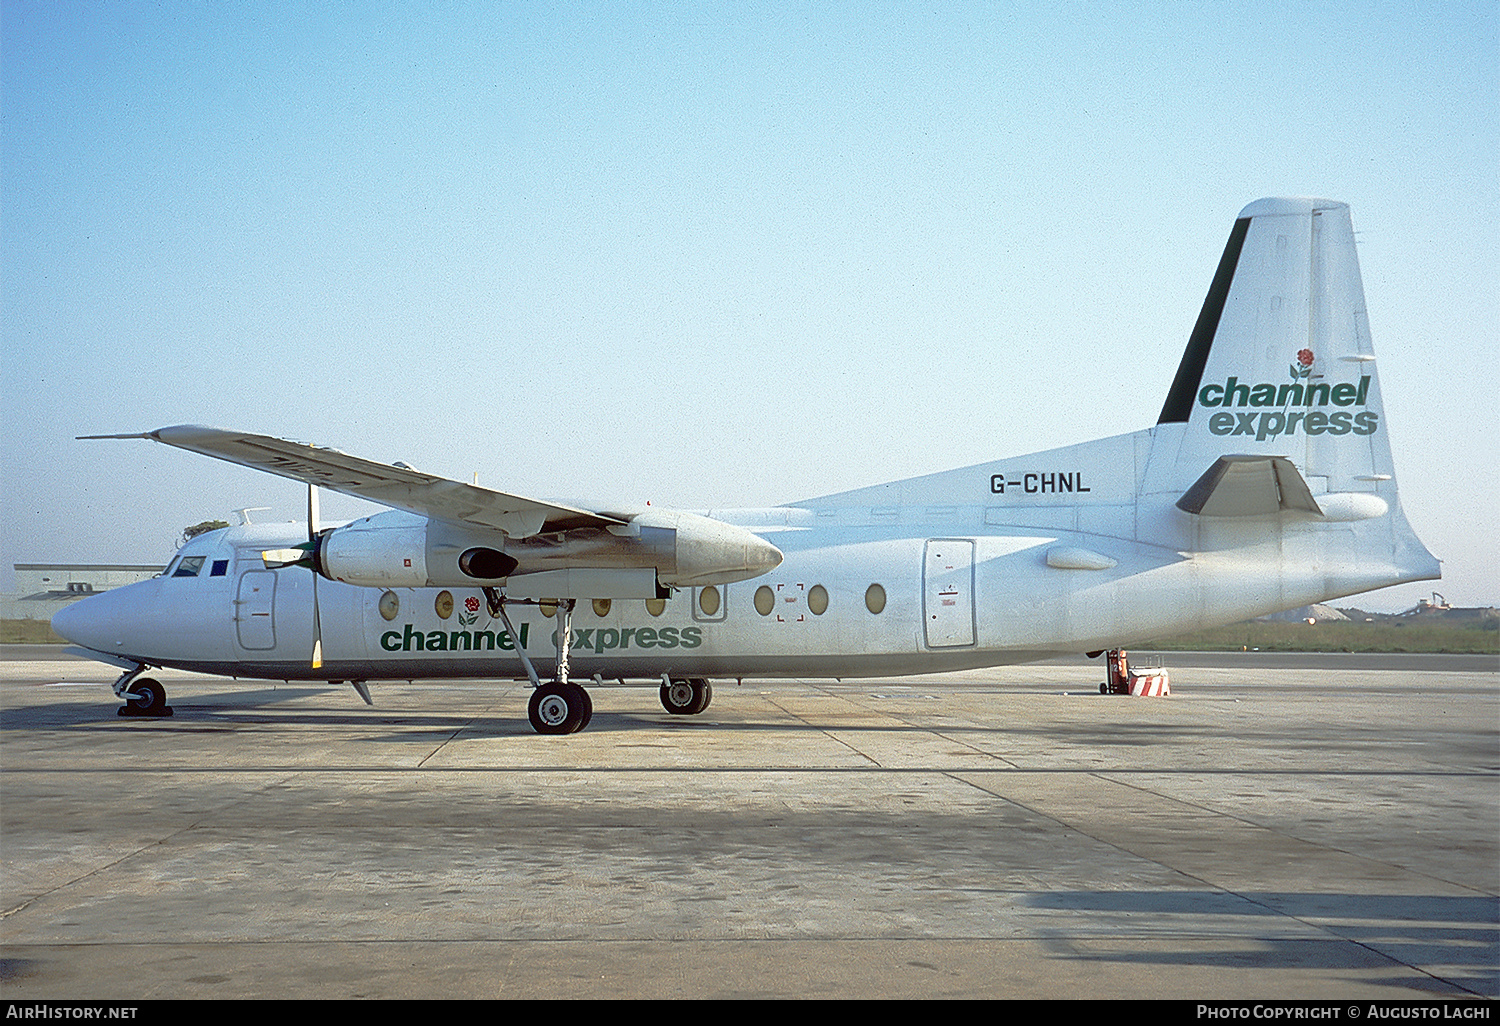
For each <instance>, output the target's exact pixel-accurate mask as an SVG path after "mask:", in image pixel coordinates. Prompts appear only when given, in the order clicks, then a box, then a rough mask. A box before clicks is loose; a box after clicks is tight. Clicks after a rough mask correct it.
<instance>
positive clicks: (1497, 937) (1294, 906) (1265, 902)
mask: <svg viewBox="0 0 1500 1026" xmlns="http://www.w3.org/2000/svg"><path fill="white" fill-rule="evenodd" d="M1027 903H1028V904H1029V905H1031V906H1032V907H1035V908H1046V909H1074V910H1078V911H1084V912H1099V913H1119V914H1126V915H1140V916H1151V917H1170V916H1172V915H1182V916H1185V917H1186V916H1197V917H1202V916H1205V915H1207V916H1215V915H1219V916H1246V915H1252V916H1254V915H1263V916H1268V917H1277V918H1281V917H1290V918H1292V919H1295V920H1297V921H1298V922H1303V923H1308V924H1311V925H1313V926H1315V927H1317V928H1318V929H1319V930H1321V931H1322V932H1323V933H1325V934H1327V935H1330V936H1328V937H1324V938H1288V937H1269V938H1261V939H1258V940H1257V941H1256V942H1255V944H1254V946H1253V947H1247V948H1245V949H1243V950H1241V951H1219V952H1212V951H1200V950H1193V951H1182V952H1173V951H1167V950H1138V951H1118V952H1099V951H1090V952H1087V953H1082V952H1078V951H1072V952H1070V954H1071V955H1072V957H1075V958H1082V959H1084V960H1088V961H1101V962H1115V963H1127V964H1139V965H1163V966H1169V965H1184V966H1193V967H1199V968H1201V967H1202V966H1204V965H1212V964H1215V963H1218V964H1222V965H1225V966H1226V967H1227V966H1235V967H1240V966H1247V965H1248V966H1255V967H1259V968H1312V967H1320V968H1325V969H1338V968H1339V967H1341V966H1349V964H1350V963H1349V951H1348V947H1347V945H1343V944H1338V943H1337V942H1336V941H1335V940H1334V939H1335V938H1337V939H1342V940H1345V941H1348V942H1349V943H1350V944H1353V945H1356V946H1358V947H1361V948H1368V949H1369V952H1370V956H1369V960H1370V966H1371V967H1375V968H1378V967H1379V966H1380V965H1382V964H1385V965H1390V962H1389V959H1391V958H1394V959H1398V960H1399V961H1400V962H1401V963H1404V964H1405V965H1408V966H1434V967H1441V968H1440V969H1437V970H1435V972H1440V973H1441V978H1434V977H1432V976H1428V975H1426V974H1424V973H1421V972H1417V971H1409V972H1405V973H1402V972H1400V970H1399V969H1396V967H1394V966H1392V969H1393V970H1394V972H1393V974H1392V975H1391V976H1389V977H1388V978H1387V979H1386V980H1385V981H1383V982H1385V983H1387V984H1389V985H1390V986H1392V987H1397V988H1411V989H1416V990H1432V991H1435V992H1439V993H1444V994H1446V993H1448V992H1449V985H1452V986H1457V987H1461V988H1462V989H1464V990H1467V991H1470V992H1472V993H1474V994H1476V995H1481V994H1482V995H1486V996H1490V997H1494V996H1497V995H1500V972H1497V969H1496V965H1495V954H1496V945H1497V943H1500V904H1497V903H1496V901H1495V899H1494V898H1493V897H1488V896H1476V897H1459V896H1453V895H1432V894H1426V895H1416V894H1333V893H1315V892H1307V893H1297V892H1248V893H1244V894H1238V893H1232V892H1229V891H1212V890H1197V891H1175V890H1161V891H1049V892H1040V893H1034V894H1032V895H1031V896H1030V897H1029V898H1028V899H1027Z"/></svg>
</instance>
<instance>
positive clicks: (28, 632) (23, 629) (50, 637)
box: [0, 620, 68, 645]
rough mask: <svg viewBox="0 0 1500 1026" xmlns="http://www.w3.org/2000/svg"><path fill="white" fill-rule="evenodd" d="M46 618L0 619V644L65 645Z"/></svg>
mask: <svg viewBox="0 0 1500 1026" xmlns="http://www.w3.org/2000/svg"><path fill="white" fill-rule="evenodd" d="M67 643H68V640H67V639H66V638H62V637H58V636H57V635H56V634H54V633H53V632H52V625H51V624H50V623H48V622H47V621H46V620H0V645H66V644H67Z"/></svg>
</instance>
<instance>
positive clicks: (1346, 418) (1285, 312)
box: [1142, 199, 1438, 594]
mask: <svg viewBox="0 0 1500 1026" xmlns="http://www.w3.org/2000/svg"><path fill="white" fill-rule="evenodd" d="M1388 430H1389V427H1388V425H1387V423H1386V416H1385V408H1384V406H1383V403H1382V398H1381V392H1380V376H1379V372H1378V371H1377V369H1376V362H1375V350H1374V349H1373V348H1372V346H1371V343H1370V324H1369V319H1368V318H1367V316H1366V313H1365V294H1364V285H1363V283H1362V282H1361V280H1360V274H1359V259H1358V256H1357V254H1356V252H1355V244H1354V229H1353V226H1352V223H1351V222H1350V219H1349V208H1348V206H1347V205H1345V204H1343V203H1336V202H1333V201H1330V200H1321V199H1263V200H1257V201H1256V202H1254V203H1252V204H1250V205H1249V206H1247V207H1246V208H1245V209H1244V210H1242V211H1241V212H1240V215H1239V217H1238V218H1237V219H1236V221H1235V223H1234V228H1233V230H1232V231H1231V232H1230V236H1229V243H1228V245H1227V246H1226V247H1225V249H1224V255H1223V257H1222V258H1221V259H1220V261H1219V267H1218V270H1217V271H1216V272H1215V274H1214V279H1213V283H1212V285H1211V286H1210V288H1209V292H1208V296H1207V298H1206V299H1205V300H1204V303H1203V310H1202V312H1201V313H1200V314H1199V317H1198V321H1197V324H1196V326H1195V327H1194V330H1193V334H1192V337H1191V339H1190V340H1189V342H1188V347H1187V350H1186V352H1185V353H1184V354H1183V357H1182V363H1181V365H1180V366H1179V367H1178V369H1177V376H1176V377H1175V378H1174V379H1173V382H1172V387H1171V390H1170V392H1169V393H1168V396H1167V401H1166V403H1165V405H1163V407H1162V411H1161V416H1160V417H1159V418H1158V420H1157V425H1156V428H1155V429H1154V430H1153V432H1152V442H1151V453H1150V457H1149V460H1148V465H1147V471H1146V484H1145V488H1144V493H1143V496H1142V498H1143V500H1144V501H1145V502H1146V504H1147V506H1149V507H1150V508H1152V509H1156V510H1162V509H1165V508H1166V506H1167V504H1168V503H1170V504H1171V505H1172V506H1174V507H1175V509H1176V510H1177V511H1180V513H1179V514H1170V513H1169V514H1168V515H1167V516H1166V518H1164V519H1160V520H1156V521H1154V523H1156V524H1157V525H1159V527H1160V531H1161V533H1158V534H1157V535H1156V537H1158V538H1159V539H1161V540H1162V541H1163V542H1166V541H1168V539H1172V543H1173V544H1176V545H1178V546H1180V547H1183V548H1187V549H1194V550H1202V549H1214V548H1222V547H1223V546H1226V545H1241V544H1248V543H1249V542H1250V541H1252V540H1253V539H1254V538H1255V537H1257V536H1258V537H1263V538H1265V537H1271V535H1268V534H1267V533H1266V532H1268V531H1272V532H1277V534H1276V536H1278V537H1281V538H1282V539H1283V545H1285V544H1287V538H1288V535H1286V534H1285V533H1280V532H1283V531H1284V530H1285V529H1286V528H1287V527H1288V525H1290V524H1293V523H1296V524H1301V525H1304V527H1303V528H1302V529H1306V530H1314V531H1317V530H1319V525H1323V526H1324V527H1327V526H1328V525H1340V524H1348V525H1355V524H1358V525H1360V526H1359V527H1358V529H1357V530H1354V531H1353V532H1352V533H1350V532H1349V531H1344V532H1342V533H1339V532H1333V533H1327V532H1325V533H1324V534H1323V535H1321V537H1323V539H1324V541H1323V543H1322V545H1323V547H1322V548H1321V549H1318V550H1317V554H1316V555H1315V556H1312V555H1310V556H1308V557H1306V559H1305V560H1304V563H1305V565H1306V566H1313V565H1316V566H1319V567H1322V568H1323V571H1322V572H1324V573H1327V574H1328V578H1327V583H1328V588H1329V590H1330V593H1344V594H1347V593H1349V592H1350V591H1353V590H1360V589H1356V588H1354V587H1353V586H1352V585H1353V584H1354V583H1363V587H1365V588H1368V587H1380V586H1382V585H1384V584H1395V583H1400V582H1401V581H1409V580H1423V579H1429V578H1432V577H1436V576H1437V575H1438V564H1437V561H1436V560H1435V559H1434V558H1433V557H1432V555H1431V553H1429V552H1428V551H1427V550H1426V549H1425V548H1424V547H1423V546H1422V543H1421V542H1420V541H1419V540H1418V539H1417V538H1416V536H1415V534H1414V533H1413V532H1412V530H1411V528H1410V527H1409V526H1408V525H1407V523H1406V520H1405V517H1404V516H1403V515H1402V513H1401V509H1400V505H1399V503H1398V501H1397V496H1396V472H1395V468H1394V467H1393V466H1392V462H1391V447H1390V441H1389V437H1388V434H1387V432H1388ZM1181 514H1186V515H1188V516H1189V517H1190V518H1191V519H1190V520H1189V521H1187V522H1184V521H1182V520H1181V519H1180V515H1181ZM1268 518H1269V519H1268ZM1235 521H1237V522H1238V523H1239V524H1240V526H1234V524H1233V523H1232V522H1235ZM1256 523H1260V524H1261V526H1258V527H1257V526H1255V524H1256ZM1273 525H1280V526H1273ZM1302 529H1299V530H1302ZM1282 552H1283V556H1282V557H1278V558H1290V556H1289V555H1288V554H1289V553H1290V550H1289V549H1285V548H1284V549H1283V550H1282ZM1355 568H1361V569H1359V570H1358V571H1357V572H1356V570H1355ZM1342 577H1348V578H1349V580H1350V585H1349V586H1345V585H1344V584H1342V583H1340V582H1339V581H1337V580H1335V579H1336V578H1342ZM1376 581H1378V582H1379V583H1374V582H1376Z"/></svg>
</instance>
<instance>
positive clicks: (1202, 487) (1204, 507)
mask: <svg viewBox="0 0 1500 1026" xmlns="http://www.w3.org/2000/svg"><path fill="white" fill-rule="evenodd" d="M1177 508H1178V509H1180V510H1182V511H1183V512H1185V513H1192V514H1195V515H1197V516H1203V517H1258V516H1267V515H1269V514H1272V513H1281V512H1284V511H1286V510H1301V511H1302V512H1304V513H1311V514H1313V515H1314V516H1322V515H1323V511H1322V510H1321V509H1319V508H1318V504H1317V502H1316V501H1315V500H1314V499H1313V497H1312V492H1311V490H1309V489H1308V487H1307V482H1306V481H1304V480H1303V479H1302V475H1301V474H1300V473H1298V472H1297V468H1296V467H1295V466H1293V465H1292V461H1291V460H1289V459H1287V458H1286V457H1285V456H1220V457H1219V458H1218V459H1217V460H1215V461H1214V465H1213V466H1211V467H1209V468H1208V472H1207V473H1205V474H1204V475H1203V476H1202V477H1200V478H1198V480H1197V481H1195V482H1194V483H1193V486H1192V487H1191V488H1189V489H1188V490H1187V491H1186V492H1183V494H1182V498H1180V499H1178V500H1177Z"/></svg>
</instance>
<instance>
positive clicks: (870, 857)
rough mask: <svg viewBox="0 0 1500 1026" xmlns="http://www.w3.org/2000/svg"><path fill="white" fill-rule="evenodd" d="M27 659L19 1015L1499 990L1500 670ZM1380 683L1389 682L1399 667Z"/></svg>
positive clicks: (5, 711) (1, 928) (1191, 663)
mask: <svg viewBox="0 0 1500 1026" xmlns="http://www.w3.org/2000/svg"><path fill="white" fill-rule="evenodd" d="M7 648H9V649H10V650H11V651H9V652H7V653H6V654H5V657H4V658H0V870H3V875H0V997H3V998H6V999H10V1000H37V999H46V998H56V999H80V998H94V999H101V1000H110V999H114V1000H130V999H136V1000H147V999H157V998H353V997H370V998H487V997H502V998H504V997H512V998H523V997H526V998H530V997H543V998H547V997H551V998H558V997H580V998H582V997H587V998H611V997H628V998H664V997H666V998H670V997H691V998H711V997H813V998H822V997H840V998H842V997H862V998H876V997H918V998H922V997H994V998H1116V997H1125V998H1190V999H1195V1000H1204V999H1217V1000H1251V999H1261V1000H1269V999H1289V998H1304V999H1325V998H1326V999H1344V1000H1348V999H1360V1000H1364V999H1371V1000H1381V999H1387V1000H1410V999H1429V998H1443V997H1447V998H1465V997H1481V996H1485V997H1490V998H1495V997H1500V673H1497V666H1496V660H1494V659H1492V658H1491V659H1484V658H1470V659H1462V658H1459V659H1451V658H1446V657H1431V658H1430V659H1425V660H1417V661H1416V662H1415V663H1413V662H1412V661H1411V658H1410V657H1406V658H1405V659H1403V660H1400V661H1399V664H1398V665H1399V668H1395V669H1386V668H1380V667H1381V666H1382V662H1381V660H1380V657H1375V658H1374V659H1369V658H1363V657H1349V656H1332V657H1320V658H1319V659H1315V660H1310V659H1308V658H1307V657H1275V656H1271V655H1268V654H1264V653H1249V654H1246V656H1245V657H1244V658H1242V659H1238V660H1236V659H1234V658H1232V657H1226V656H1223V655H1213V656H1203V657H1201V658H1200V657H1195V656H1194V655H1192V654H1185V653H1175V654H1172V655H1169V656H1167V657H1166V659H1167V663H1168V666H1169V667H1170V668H1171V669H1172V671H1173V672H1172V681H1173V690H1174V692H1175V693H1174V694H1173V695H1172V696H1171V697H1170V698H1161V699H1145V698H1142V699H1136V698H1128V697H1117V696H1103V695H1100V694H1099V693H1098V688H1097V685H1098V681H1099V680H1100V679H1102V674H1103V667H1102V665H1101V664H1100V663H1099V662H1097V661H1096V662H1089V661H1087V660H1084V659H1082V658H1078V659H1076V660H1066V661H1057V662H1053V663H1043V664H1037V665H1032V666H1022V667H1011V668H1004V669H999V670H989V671H983V672H976V673H965V674H952V675H945V676H941V677H924V678H910V679H899V680H882V681H845V682H842V683H839V682H831V681H790V682H768V681H767V682H762V681H751V680H747V681H745V682H744V683H743V684H740V685H736V684H735V683H734V682H733V681H715V686H714V691H715V694H714V701H713V704H712V705H711V706H710V707H709V709H708V710H707V711H706V712H705V713H703V714H702V715H700V716H695V717H676V716H671V715H668V714H667V713H666V712H665V711H663V710H662V708H661V706H660V704H659V702H658V699H657V694H656V691H655V689H654V688H618V687H613V688H611V687H605V688H593V689H591V691H592V694H593V696H594V709H595V711H594V718H593V722H592V724H591V725H590V727H589V728H588V730H586V731H585V732H583V733H580V734H575V735H572V736H569V737H541V736H539V735H536V734H534V733H533V732H532V731H531V728H530V727H529V725H528V724H527V722H526V711H525V699H526V691H525V688H524V687H523V686H522V685H519V684H515V683H512V682H509V681H504V682H494V683H483V682H479V683H475V682H454V683H436V684H423V685H407V684H404V683H402V684H396V685H392V684H372V686H371V691H372V692H373V695H374V698H375V702H376V706H375V707H374V708H369V707H366V706H365V705H364V704H363V703H362V702H361V701H360V700H359V698H358V697H357V696H356V695H355V694H354V691H353V690H352V689H351V688H347V687H345V688H326V687H321V686H307V685H298V684H292V685H286V684H279V683H278V684H274V685H273V684H267V683H259V682H233V681H222V680H217V679H212V678H205V677H199V676H194V675H190V674H182V673H173V672H170V671H168V672H165V673H160V674H154V675H155V676H158V677H159V678H160V679H161V680H162V681H163V682H164V683H165V684H166V686H167V689H168V699H169V701H170V703H171V705H172V706H173V707H174V708H175V710H176V714H175V715H174V716H173V717H171V718H169V719H162V720H143V719H127V718H122V717H118V716H116V715H115V708H116V706H117V704H118V703H117V702H116V700H115V699H114V697H113V696H112V695H111V694H110V692H109V690H108V683H109V682H110V681H112V680H113V678H114V676H115V675H116V671H114V670H111V669H109V668H107V667H104V666H100V665H98V664H93V663H88V662H80V661H67V660H60V659H59V657H58V655H57V654H56V652H55V651H48V650H47V649H46V648H41V649H40V650H37V649H34V648H33V647H31V646H24V647H23V646H7ZM1392 662H1396V661H1395V660H1393V661H1392Z"/></svg>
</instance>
